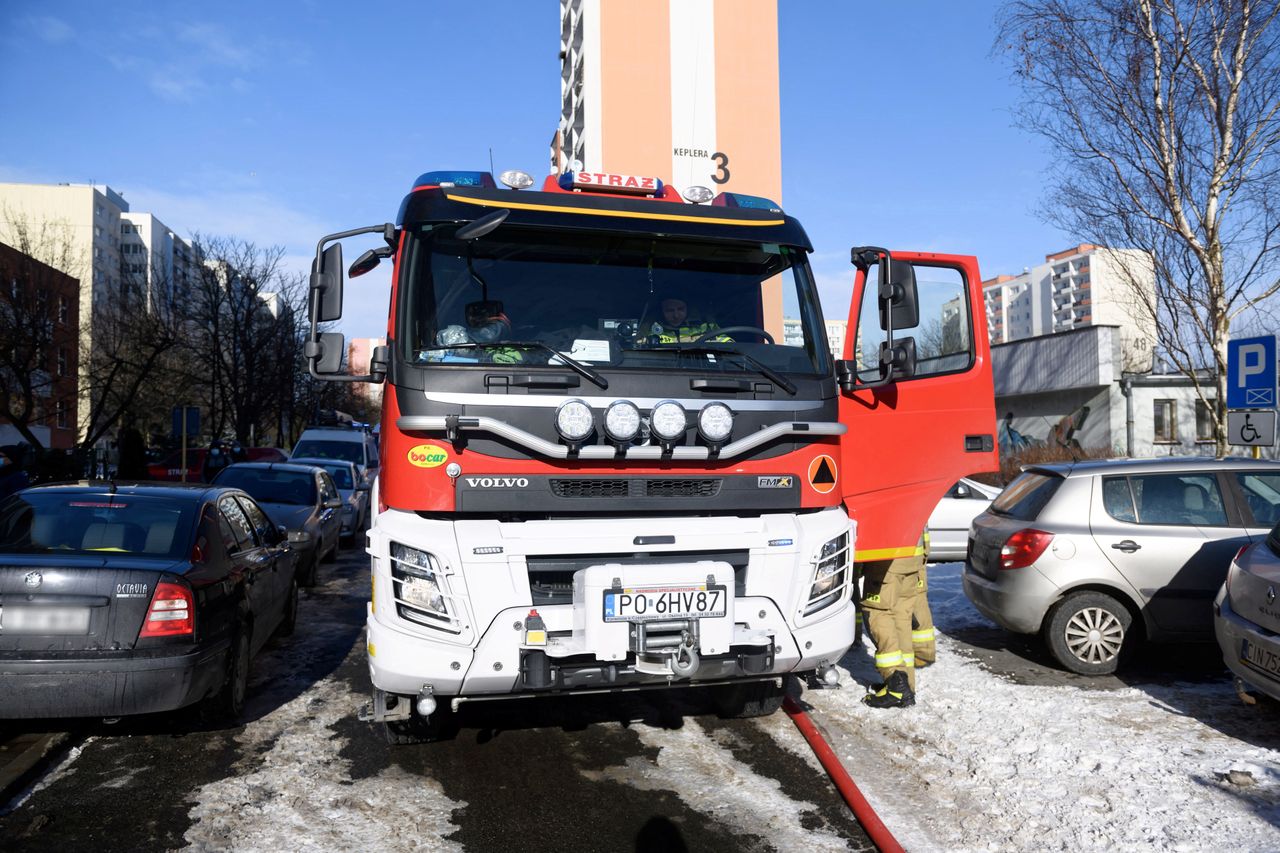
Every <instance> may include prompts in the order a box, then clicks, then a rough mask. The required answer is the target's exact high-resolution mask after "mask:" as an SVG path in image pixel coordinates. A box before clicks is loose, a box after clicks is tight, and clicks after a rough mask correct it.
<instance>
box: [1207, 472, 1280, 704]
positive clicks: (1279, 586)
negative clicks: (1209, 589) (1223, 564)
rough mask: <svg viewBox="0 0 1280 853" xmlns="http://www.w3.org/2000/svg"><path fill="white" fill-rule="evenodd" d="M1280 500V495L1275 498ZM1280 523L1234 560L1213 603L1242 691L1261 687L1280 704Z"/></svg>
mask: <svg viewBox="0 0 1280 853" xmlns="http://www.w3.org/2000/svg"><path fill="white" fill-rule="evenodd" d="M1276 499H1277V500H1280V495H1277V496H1276ZM1278 593H1280V524H1277V525H1276V526H1275V527H1274V528H1273V529H1272V530H1271V535H1270V536H1268V537H1267V538H1266V541H1264V542H1258V543H1257V544H1255V545H1251V546H1249V547H1248V548H1241V549H1240V553H1238V554H1236V558H1235V559H1234V560H1232V561H1231V568H1230V569H1229V570H1228V571H1227V582H1226V583H1224V584H1223V585H1222V589H1221V590H1220V591H1219V592H1218V597H1217V598H1216V599H1215V600H1214V602H1213V615H1214V620H1213V627H1214V633H1215V634H1217V637H1218V646H1219V647H1220V648H1221V649H1222V659H1223V661H1224V662H1225V663H1226V665H1227V667H1228V668H1229V669H1230V670H1231V672H1232V673H1234V675H1235V681H1236V690H1238V691H1239V692H1240V693H1241V694H1242V695H1243V694H1245V693H1248V692H1249V688H1251V687H1253V688H1257V689H1258V690H1261V691H1262V692H1263V693H1266V694H1267V695H1268V696H1270V697H1271V698H1272V699H1275V700H1276V701H1277V702H1280V601H1277V597H1278V595H1277V594H1278Z"/></svg>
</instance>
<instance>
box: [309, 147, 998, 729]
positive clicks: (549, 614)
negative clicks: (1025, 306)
mask: <svg viewBox="0 0 1280 853" xmlns="http://www.w3.org/2000/svg"><path fill="white" fill-rule="evenodd" d="M501 180H502V182H503V183H504V184H506V187H505V188H504V187H500V186H499V185H498V183H497V182H496V181H495V180H494V178H493V176H492V175H491V174H490V173H488V172H428V173H426V174H424V175H422V176H421V177H419V178H418V179H417V180H416V181H414V183H413V187H412V189H411V190H410V192H409V194H408V195H407V196H405V198H404V201H403V202H402V203H401V206H400V212H399V216H398V217H397V219H396V222H395V223H394V224H391V223H388V224H385V225H378V226H374V227H369V228H359V229H355V230H352V231H345V232H342V233H338V234H332V235H329V236H326V237H324V238H323V239H322V240H321V241H320V243H319V244H318V246H317V248H316V260H315V264H314V267H313V274H312V277H311V291H310V311H311V321H312V326H311V335H310V338H309V341H308V343H307V346H306V356H307V358H308V360H309V369H310V371H311V373H312V374H313V375H314V376H316V377H318V378H323V379H333V380H341V381H370V382H384V381H385V382H386V383H387V386H388V387H387V388H386V391H385V394H384V402H383V412H382V422H381V453H382V460H381V461H382V466H381V469H380V474H379V476H378V478H377V482H376V486H375V492H374V504H375V505H376V507H377V512H376V515H375V517H374V520H373V524H372V527H371V530H370V532H369V538H368V552H369V554H370V556H371V558H372V559H371V564H372V594H371V600H370V604H369V613H368V623H367V631H368V633H367V642H368V659H369V670H370V674H371V677H372V682H373V688H374V696H373V701H372V702H371V703H370V706H369V707H368V708H367V709H366V714H365V717H366V718H367V719H371V720H374V721H378V722H381V723H385V724H386V729H387V733H388V736H389V737H390V738H391V739H392V740H393V741H409V740H416V739H422V738H425V737H431V736H432V735H433V731H434V730H435V728H436V727H438V726H439V725H441V724H443V723H444V722H446V721H447V720H448V718H449V716H450V714H451V713H452V712H453V711H456V710H457V708H458V706H459V704H460V703H462V702H466V701H472V700H479V699H493V698H529V697H534V696H538V695H547V694H568V693H575V692H599V691H613V690H641V689H659V688H670V687H687V686H700V687H705V688H707V689H708V690H709V691H711V692H712V693H713V695H714V698H715V699H716V700H717V703H718V705H719V706H720V707H721V708H722V710H723V711H724V712H725V713H729V714H740V715H753V714H761V713H768V712H770V711H772V710H773V709H775V708H777V707H778V705H779V704H780V703H781V699H782V696H783V691H784V689H785V682H786V679H787V678H788V677H790V676H795V675H804V676H808V677H812V678H816V679H817V680H818V681H819V682H822V681H824V680H825V681H826V682H828V683H830V682H834V681H837V680H838V678H837V676H836V673H835V669H834V665H835V664H836V662H837V661H838V660H839V659H840V658H841V656H842V655H843V654H844V653H845V652H846V651H847V649H848V648H849V646H850V644H851V643H852V642H853V639H854V635H855V602H854V598H855V589H856V566H855V561H866V560H877V559H888V558H891V557H894V556H898V555H904V554H910V553H913V552H914V549H915V547H916V543H917V539H918V537H919V535H920V531H921V529H922V527H923V526H924V524H925V521H926V519H927V517H928V515H929V512H930V510H931V509H932V507H933V506H934V505H935V504H936V503H937V501H938V499H939V498H940V497H941V496H942V495H943V493H944V492H945V490H946V489H947V488H948V487H949V486H950V485H951V484H952V483H954V482H955V480H956V479H957V478H958V477H959V476H961V475H963V474H968V473H972V472H976V471H984V470H991V469H993V468H994V467H995V465H996V456H995V444H994V437H995V416H994V408H993V405H994V404H993V394H992V380H991V368H990V353H989V349H988V343H987V334H986V326H985V320H984V309H983V301H982V291H981V286H980V282H981V279H980V277H979V274H978V267H977V264H976V262H975V260H974V259H973V258H972V257H967V256H962V255H939V254H931V253H908V252H898V251H894V252H890V251H888V250H885V249H883V248H877V247H872V246H860V247H856V248H854V249H853V250H852V252H851V266H852V270H851V272H852V273H853V279H854V286H853V300H852V304H851V306H850V311H849V315H848V321H847V327H846V328H845V329H844V344H843V351H842V352H841V355H842V356H843V357H842V358H839V359H835V358H833V356H832V353H831V350H830V345H829V341H828V335H829V333H830V332H831V330H832V329H835V330H837V331H838V324H831V325H830V328H829V324H828V323H826V322H825V321H824V318H823V315H822V310H821V306H820V304H819V299H818V288H817V284H816V282H815V279H814V274H813V272H812V270H811V269H810V266H809V262H808V256H809V254H810V252H811V251H812V246H811V245H810V242H809V239H808V237H807V236H806V235H805V232H804V230H803V229H802V228H801V226H800V224H799V223H798V222H797V221H796V220H795V219H793V218H792V217H790V216H788V215H786V214H785V213H784V212H783V211H782V210H781V208H780V207H779V206H778V205H777V204H775V203H773V202H772V201H769V200H768V199H764V198H759V197H754V196H746V195H741V194H735V193H721V194H719V195H716V196H714V198H712V194H711V193H710V192H709V191H707V190H705V189H702V188H691V189H689V190H686V194H687V195H688V196H689V197H690V198H689V199H688V200H686V199H685V198H682V196H681V194H680V193H678V192H677V191H676V190H675V188H674V187H671V186H670V185H667V184H665V183H664V182H663V181H661V180H659V179H658V178H656V177H648V176H628V175H612V174H599V173H572V172H570V173H566V174H563V175H552V176H550V177H548V178H547V179H546V181H545V182H544V184H543V185H542V186H541V188H540V190H539V191H535V190H533V189H531V187H532V185H533V183H534V182H533V180H532V179H531V178H530V177H529V176H528V175H526V174H524V173H520V172H509V173H503V175H502V176H501ZM695 200H696V201H697V202H700V203H695ZM365 234H374V235H380V237H381V238H382V239H381V241H379V242H378V244H377V245H376V247H375V248H372V249H369V250H368V251H365V252H364V253H363V254H362V255H361V256H360V257H359V258H358V259H357V260H356V261H355V262H354V263H353V264H352V265H351V268H350V271H349V275H350V276H352V277H354V276H357V275H360V274H363V273H365V272H368V271H369V270H370V269H372V268H373V267H374V266H375V265H377V264H378V262H379V261H380V260H382V259H386V258H390V259H393V260H394V268H393V272H392V289H391V304H390V314H389V321H388V325H387V344H386V347H385V348H380V349H378V350H376V351H375V353H374V357H373V359H372V366H371V368H370V373H369V374H367V375H363V376H349V375H347V374H345V373H344V371H343V370H342V362H341V359H342V352H343V339H342V335H341V334H338V333H334V332H322V331H321V330H320V328H321V327H320V326H319V324H321V323H327V322H330V321H333V320H336V319H338V318H339V317H340V316H341V313H342V293H343V287H344V281H345V278H346V276H345V275H344V270H343V261H342V241H343V240H348V239H350V238H354V237H358V236H359V235H365ZM363 239H365V240H368V239H370V238H368V237H364V238H363ZM374 239H375V241H376V240H377V238H376V237H375V238H374Z"/></svg>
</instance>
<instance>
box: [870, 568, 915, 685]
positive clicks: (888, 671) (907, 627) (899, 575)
mask: <svg viewBox="0 0 1280 853" xmlns="http://www.w3.org/2000/svg"><path fill="white" fill-rule="evenodd" d="M923 567H924V555H923V554H921V555H920V556H915V557H900V558H898V559H895V560H875V561H872V562H868V563H864V564H863V566H862V607H863V611H864V612H865V613H866V618H867V632H868V633H869V634H871V640H872V642H874V643H875V644H876V671H877V672H879V673H880V677H881V678H883V679H888V677H889V676H890V675H892V674H893V673H895V672H897V671H899V670H901V671H902V672H905V673H906V674H907V682H908V683H909V684H910V685H911V689H912V690H913V691H914V690H915V689H916V658H915V647H914V644H913V643H912V632H911V613H912V611H913V609H914V608H915V603H916V598H917V597H919V595H920V588H919V586H918V581H919V579H920V569H921V568H923Z"/></svg>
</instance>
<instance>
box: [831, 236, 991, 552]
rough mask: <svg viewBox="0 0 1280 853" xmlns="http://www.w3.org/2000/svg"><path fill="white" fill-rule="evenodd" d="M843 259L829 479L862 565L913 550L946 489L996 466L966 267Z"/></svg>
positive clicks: (943, 258) (977, 318) (935, 257)
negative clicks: (847, 262)
mask: <svg viewBox="0 0 1280 853" xmlns="http://www.w3.org/2000/svg"><path fill="white" fill-rule="evenodd" d="M852 260H853V264H854V266H855V268H856V275H855V278H854V287H853V301H852V304H851V305H850V309H849V325H848V328H847V332H846V335H845V345H844V352H843V359H842V360H841V361H839V362H838V363H837V365H836V374H837V379H838V380H839V385H840V389H841V390H840V421H841V423H844V424H846V425H847V426H848V429H849V431H848V433H847V434H846V435H845V436H844V440H843V441H842V442H841V459H840V471H839V476H838V479H837V482H838V484H839V486H840V488H841V494H842V496H843V498H844V502H845V506H846V508H847V509H848V510H849V514H850V516H851V517H852V518H854V520H855V521H856V522H857V552H856V557H855V559H856V560H857V561H858V562H866V561H869V560H884V559H891V558H894V557H900V556H909V555H911V554H913V553H915V549H916V544H917V540H918V539H919V536H920V532H921V530H922V529H923V528H924V526H925V523H926V522H927V521H928V518H929V514H930V512H932V510H933V508H934V507H935V506H936V505H937V503H938V501H939V500H940V499H941V498H942V496H943V495H944V494H945V493H946V491H947V489H949V488H950V487H951V486H952V485H953V484H954V483H955V482H956V480H957V479H959V478H960V477H961V476H964V475H967V474H974V473H977V472H981V471H994V470H996V469H997V467H998V459H997V452H996V440H995V439H996V420H995V392H994V386H993V383H992V378H991V347H990V344H989V342H988V340H987V324H986V311H985V306H984V303H983V298H982V280H981V277H980V276H979V274H978V262H977V259H976V258H973V257H971V256H967V255H939V254H933V253H924V252H892V253H891V252H888V251H886V250H884V249H880V248H876V247H859V248H855V249H854V250H853V252H852ZM832 473H833V474H834V473H835V472H832Z"/></svg>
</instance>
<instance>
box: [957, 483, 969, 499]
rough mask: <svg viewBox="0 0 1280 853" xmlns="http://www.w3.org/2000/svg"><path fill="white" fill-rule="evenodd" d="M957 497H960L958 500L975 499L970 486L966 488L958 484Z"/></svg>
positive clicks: (962, 484)
mask: <svg viewBox="0 0 1280 853" xmlns="http://www.w3.org/2000/svg"><path fill="white" fill-rule="evenodd" d="M956 497H958V498H971V497H973V490H971V489H970V488H969V487H968V486H966V485H965V484H964V483H957V484H956Z"/></svg>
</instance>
